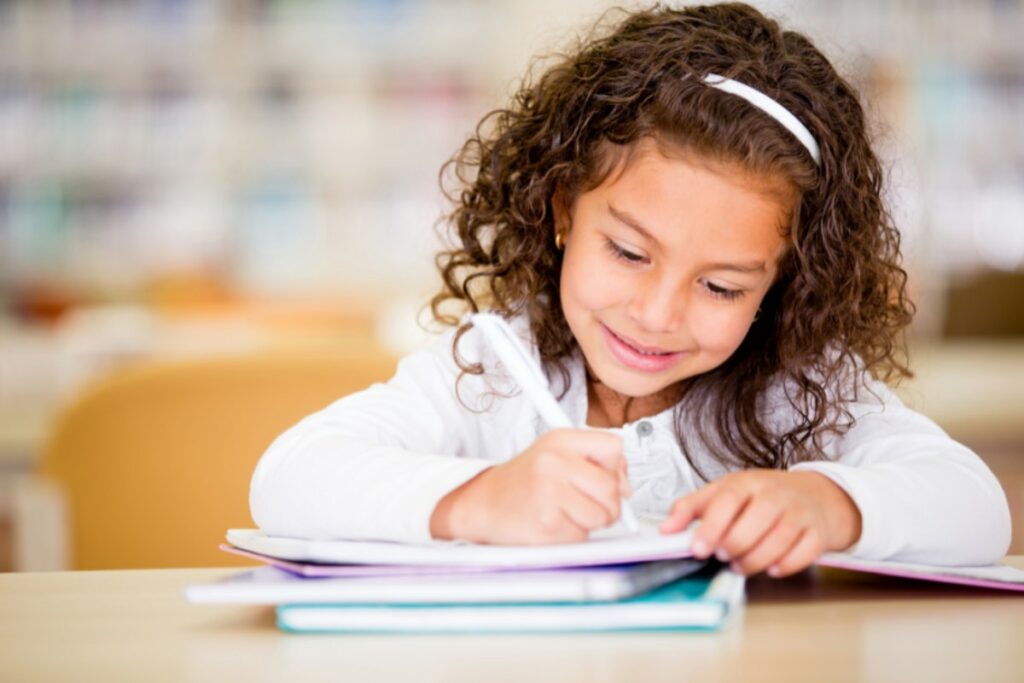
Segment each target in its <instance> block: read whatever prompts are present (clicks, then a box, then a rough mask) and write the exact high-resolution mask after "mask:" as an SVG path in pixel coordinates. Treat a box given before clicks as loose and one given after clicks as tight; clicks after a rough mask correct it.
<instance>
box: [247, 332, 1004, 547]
mask: <svg viewBox="0 0 1024 683" xmlns="http://www.w3.org/2000/svg"><path fill="white" fill-rule="evenodd" d="M512 322H513V326H514V329H516V330H517V332H518V333H519V334H520V336H521V337H522V338H523V340H524V341H525V342H527V343H528V344H530V348H533V347H532V339H531V337H530V334H529V325H528V322H527V321H526V319H525V318H524V317H520V318H518V319H516V320H514V321H512ZM453 335H454V330H450V331H449V332H447V333H446V334H444V335H442V336H440V337H439V338H438V339H437V340H436V341H435V343H434V344H432V345H431V346H430V347H428V348H426V349H423V350H421V351H417V352H414V353H412V354H410V355H409V356H407V357H405V358H404V359H402V361H401V362H400V363H399V366H398V370H397V372H396V374H395V376H394V377H393V378H392V379H391V380H389V381H388V382H386V383H382V384H375V385H373V386H371V387H369V388H367V389H366V390H364V391H361V392H358V393H355V394H352V395H350V396H347V397H344V398H341V399H339V400H338V401H336V402H334V403H332V404H331V405H329V406H327V407H326V408H324V409H323V410H321V411H319V412H317V413H314V414H313V415H310V416H308V417H306V418H305V419H303V420H302V421H300V422H299V423H298V424H296V425H295V426H293V427H292V428H290V429H289V430H287V431H286V432H285V433H283V434H282V435H281V436H280V437H278V438H277V439H276V440H275V441H274V443H273V444H271V446H270V447H269V448H268V449H267V451H266V453H264V455H263V457H262V458H261V459H260V462H259V463H258V465H257V467H256V471H255V472H254V474H253V478H252V485H251V488H250V508H251V511H252V516H253V519H254V520H255V521H256V523H257V524H258V525H259V526H260V528H261V529H263V531H265V532H266V533H268V534H273V535H282V536H294V537H299V538H317V539H335V538H345V539H377V540H391V541H402V542H413V543H416V542H426V541H429V540H430V530H429V529H430V526H429V525H430V516H431V514H432V512H433V510H434V507H435V506H436V505H437V503H438V501H440V499H441V498H443V497H444V496H445V495H446V494H447V493H449V492H450V491H452V490H454V489H455V488H457V487H458V486H459V485H461V484H463V483H465V482H466V481H468V480H469V479H471V478H472V477H474V476H476V475H477V474H479V473H480V472H482V471H483V470H484V469H486V468H488V467H490V466H492V465H495V464H498V463H501V462H505V461H507V460H509V459H510V458H513V457H515V456H516V455H518V454H519V453H521V452H522V451H523V450H525V449H526V448H527V447H528V446H529V445H530V444H531V443H533V441H534V440H535V439H536V438H537V436H538V435H539V434H541V433H543V431H544V427H543V423H542V421H541V420H540V416H539V415H538V413H537V411H536V410H535V409H534V408H533V406H532V404H531V403H530V401H529V400H528V399H527V398H526V397H525V396H524V395H523V393H522V392H521V391H519V390H518V387H517V386H516V385H515V382H514V381H512V379H511V378H510V377H508V376H507V375H506V374H505V373H504V371H503V368H502V367H501V364H500V362H499V361H498V360H497V358H496V357H495V355H494V354H493V353H492V352H491V351H490V349H489V348H488V347H487V346H486V343H485V340H484V339H483V337H482V336H481V335H480V334H479V333H478V332H477V331H476V330H473V329H471V330H469V331H468V332H467V333H466V334H465V335H463V337H462V339H461V340H460V344H459V351H460V355H461V356H462V357H463V358H465V359H466V361H468V362H470V363H473V362H477V361H479V362H481V363H482V364H483V366H484V368H485V373H484V374H483V375H479V376H478V375H465V376H463V377H461V379H460V378H459V376H460V372H461V371H460V369H459V368H458V366H457V365H456V364H455V362H454V359H453V358H452V351H451V345H452V339H453ZM568 369H569V386H568V387H565V386H564V385H563V384H562V380H561V375H560V373H557V372H554V373H551V377H550V379H551V383H552V391H553V393H554V395H555V396H556V397H560V398H559V401H560V403H561V405H562V408H563V409H564V410H565V412H566V414H567V415H568V416H569V418H570V420H571V421H572V423H573V424H574V425H577V426H578V427H579V428H588V429H589V427H586V416H587V408H588V406H587V400H588V399H587V390H586V382H585V380H586V378H585V372H584V364H583V360H582V358H581V357H580V356H579V354H578V353H577V356H576V357H574V358H573V359H571V361H570V362H569V364H568ZM457 381H458V391H456V382H457ZM863 381H864V382H865V386H866V387H867V388H869V389H870V391H862V392H860V393H859V400H858V402H856V403H849V404H847V405H846V407H847V408H848V409H849V410H850V412H851V414H852V415H853V416H854V417H855V418H856V420H857V421H856V423H855V424H854V425H853V426H852V427H851V428H850V430H849V431H848V432H846V433H845V434H844V435H843V436H842V437H833V438H830V439H828V440H826V441H825V443H824V447H823V449H822V453H821V459H820V460H817V461H814V462H807V463H800V464H797V465H794V466H792V467H791V468H790V470H791V471H815V472H819V473H820V474H822V475H824V476H826V477H829V478H830V479H831V480H832V481H834V482H835V483H836V484H837V485H838V486H840V487H841V488H842V489H843V490H844V491H846V493H847V494H848V495H849V496H850V497H851V499H852V500H853V501H854V503H855V504H856V505H857V507H858V509H859V510H860V513H861V529H862V531H861V537H860V540H859V541H858V542H857V543H856V544H855V545H854V546H853V547H852V548H850V549H848V552H850V553H851V554H854V555H856V556H859V557H863V558H865V559H894V560H902V561H906V562H922V563H932V564H949V565H957V564H961V565H970V564H988V563H991V562H993V561H995V560H997V559H999V558H1001V557H1002V556H1003V555H1004V554H1005V552H1006V549H1007V547H1008V545H1009V539H1010V516H1009V508H1008V506H1007V503H1006V497H1005V495H1004V493H1003V491H1002V488H1001V487H1000V486H999V483H998V481H997V480H996V479H995V477H994V476H993V475H992V472H991V471H990V470H989V469H988V468H987V467H986V466H985V464H984V463H983V462H982V461H981V460H980V459H979V458H978V457H977V455H975V454H974V453H973V452H971V451H970V450H969V449H968V448H966V447H965V446H963V445H962V444H959V443H957V442H956V441H954V440H953V439H951V438H949V437H948V436H947V435H946V434H945V433H944V432H943V431H942V430H941V429H940V428H939V427H938V426H937V425H936V424H935V423H934V422H932V421H931V420H929V419H928V418H926V417H924V416H923V415H921V414H919V413H917V412H915V411H913V410H911V409H909V408H907V407H906V406H904V405H903V404H902V402H900V400H899V398H897V397H896V396H895V395H894V394H893V393H892V392H891V391H890V390H889V389H888V387H886V386H885V385H884V384H882V383H880V382H876V381H874V380H872V379H870V378H869V377H865V378H864V380H863ZM774 405H775V408H773V412H772V413H771V416H772V418H773V420H774V422H775V423H778V424H781V423H784V422H785V421H786V420H790V419H793V413H792V409H791V408H789V407H788V406H787V405H786V404H785V403H777V404H774ZM679 417H680V420H681V422H682V424H681V427H682V428H683V429H684V430H687V433H688V438H687V444H688V445H690V446H691V447H693V448H694V449H695V450H694V452H692V453H691V454H690V455H691V458H692V459H693V460H694V461H695V462H696V463H697V464H698V467H699V469H700V471H701V472H703V473H704V474H705V475H707V476H708V477H709V479H710V480H714V479H717V478H718V477H720V476H722V475H724V474H726V473H727V472H729V471H730V470H729V469H728V468H727V467H725V466H723V465H722V464H720V463H718V462H716V461H715V460H714V459H713V458H712V457H711V455H710V452H709V451H708V450H707V449H706V448H703V447H702V446H701V445H700V444H699V443H698V440H697V439H696V438H694V437H692V436H690V434H689V430H690V429H691V428H692V425H688V423H687V417H688V416H685V415H682V416H679ZM675 420H676V416H675V415H674V410H673V409H668V410H665V411H663V412H662V413H659V414H657V415H653V416H650V417H645V418H643V419H641V420H638V421H636V422H633V423H627V424H625V425H623V426H622V427H619V428H615V429H608V430H606V431H609V432H612V433H615V434H618V435H620V436H621V437H622V440H623V455H624V456H625V458H626V461H627V466H628V473H629V480H630V483H631V485H632V487H633V490H634V496H633V498H632V501H631V502H632V504H633V506H634V508H635V509H636V510H637V511H638V512H643V513H647V514H653V515H664V514H665V513H667V512H668V510H669V509H670V508H671V505H672V503H673V502H674V501H675V500H676V499H678V498H679V497H681V496H683V495H685V494H687V493H690V492H692V491H695V490H696V489H697V488H698V487H699V486H700V485H701V484H702V483H703V482H702V481H701V480H700V478H699V477H698V476H697V475H696V473H695V472H694V470H693V468H692V467H691V466H690V464H689V462H688V461H687V458H686V457H685V456H684V454H683V452H682V450H681V448H680V446H679V443H678V441H677V439H676V436H675V429H676V425H675V424H674V423H675Z"/></svg>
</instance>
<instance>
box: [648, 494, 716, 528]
mask: <svg viewBox="0 0 1024 683" xmlns="http://www.w3.org/2000/svg"><path fill="white" fill-rule="evenodd" d="M716 489H717V484H714V483H712V484H708V485H706V486H705V487H704V488H701V489H698V490H696V491H694V492H693V493H690V494H687V495H685V496H683V497H682V498H680V499H679V500H677V501H676V502H675V504H673V505H672V510H671V512H669V513H668V517H666V518H665V521H663V522H662V523H661V526H660V527H659V529H660V530H661V532H662V533H663V534H671V533H675V532H677V531H682V530H683V529H685V528H686V527H687V526H689V524H690V522H692V521H693V520H694V519H695V518H697V517H698V516H699V515H700V513H701V512H702V511H703V510H704V506H705V505H707V502H708V501H709V500H711V498H712V496H713V495H714V493H715V490H716Z"/></svg>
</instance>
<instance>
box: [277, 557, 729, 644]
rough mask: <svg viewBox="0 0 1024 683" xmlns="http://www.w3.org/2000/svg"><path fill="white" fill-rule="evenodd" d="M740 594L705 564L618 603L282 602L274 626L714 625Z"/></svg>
mask: <svg viewBox="0 0 1024 683" xmlns="http://www.w3.org/2000/svg"><path fill="white" fill-rule="evenodd" d="M306 580H307V581H308V579H306ZM743 596H744V578H743V576H742V575H740V574H736V573H733V572H732V571H730V570H729V569H727V568H720V567H719V565H717V564H715V563H711V564H708V565H705V569H704V570H702V571H701V572H699V573H698V574H693V575H690V576H686V577H683V578H681V579H678V580H675V581H672V582H671V583H668V584H665V585H663V586H661V587H659V588H655V589H654V590H652V591H649V592H647V593H644V594H642V595H639V596H636V597H632V598H627V599H625V600H618V601H600V602H534V603H514V602H503V603H447V604H422V603H394V602H381V603H372V604H365V603H351V602H349V603H313V604H287V605H280V606H279V607H278V608H277V623H278V626H279V627H280V628H281V629H283V630H285V631H289V632H293V633H518V632H585V631H591V632H592V631H636V630H641V631H645V630H715V629H718V628H721V627H722V626H723V625H724V624H726V623H727V620H728V619H729V617H730V616H732V615H734V614H735V613H737V612H738V610H739V607H740V606H741V605H742V603H743Z"/></svg>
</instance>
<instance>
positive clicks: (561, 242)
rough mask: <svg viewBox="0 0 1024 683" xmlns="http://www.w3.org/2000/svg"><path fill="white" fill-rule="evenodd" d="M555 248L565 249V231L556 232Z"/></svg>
mask: <svg viewBox="0 0 1024 683" xmlns="http://www.w3.org/2000/svg"><path fill="white" fill-rule="evenodd" d="M555 249H558V251H562V250H563V249H565V233H562V232H556V233H555Z"/></svg>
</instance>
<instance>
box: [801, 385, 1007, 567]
mask: <svg viewBox="0 0 1024 683" xmlns="http://www.w3.org/2000/svg"><path fill="white" fill-rule="evenodd" d="M862 391H863V395H862V396H861V397H859V399H858V401H857V402H855V403H852V404H849V405H848V406H847V407H848V408H849V409H850V411H851V413H852V414H853V416H854V417H855V419H856V422H855V423H854V425H853V426H852V427H851V428H850V430H849V431H848V432H846V433H845V434H844V435H843V436H842V437H839V438H835V439H833V440H832V441H831V442H830V443H829V444H827V445H826V454H825V455H826V457H827V460H826V461H815V462H806V463H800V464H797V465H794V466H793V467H791V468H790V469H791V470H792V471H814V472H819V473H821V474H823V475H825V476H827V477H828V478H829V479H831V480H832V481H834V482H835V483H836V484H837V485H839V486H840V487H841V488H842V489H843V490H844V491H845V492H846V493H847V494H848V495H849V496H850V498H852V499H853V501H854V503H855V504H856V505H857V507H858V508H859V510H860V513H861V520H862V524H861V536H860V539H859V540H858V541H857V542H856V543H855V544H854V546H853V547H851V548H849V549H848V550H847V551H846V552H848V553H850V554H853V555H856V556H858V557H862V558H865V559H872V560H886V559H889V560H899V561H904V562H917V563H924V564H934V565H947V566H948V565H986V564H991V563H993V562H996V561H997V560H999V559H1001V558H1002V557H1003V556H1004V555H1005V554H1006V551H1007V549H1008V547H1009V544H1010V512H1009V506H1008V505H1007V501H1006V495H1005V493H1004V492H1003V489H1002V487H1001V486H1000V485H999V481H998V480H997V479H996V477H995V476H994V475H993V474H992V472H991V470H989V468H988V467H987V466H986V465H985V463H984V462H982V460H981V459H980V458H979V457H978V456H977V455H976V454H975V453H974V452H972V451H971V450H970V449H969V448H967V447H966V446H964V445H962V444H960V443H958V442H956V441H954V440H953V439H952V438H950V437H949V436H948V435H947V434H946V433H945V432H944V431H943V430H942V429H941V428H940V427H939V426H938V425H937V424H935V423H934V422H933V421H931V420H930V419H928V418H927V417H925V416H924V415H921V414H920V413H917V412H915V411H914V410H911V409H910V408H908V407H906V406H905V405H904V404H903V402H902V401H900V399H899V397H897V396H896V395H895V394H894V393H893V392H892V391H891V390H890V389H889V388H888V387H887V386H886V385H885V384H883V383H882V382H878V381H874V380H870V381H868V382H867V385H866V386H865V387H864V389H863V390H862Z"/></svg>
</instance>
